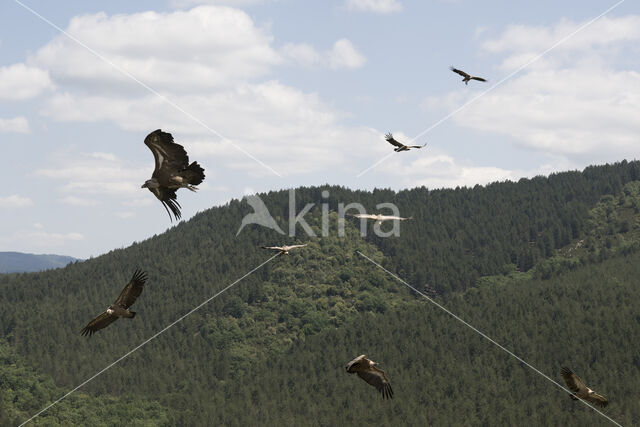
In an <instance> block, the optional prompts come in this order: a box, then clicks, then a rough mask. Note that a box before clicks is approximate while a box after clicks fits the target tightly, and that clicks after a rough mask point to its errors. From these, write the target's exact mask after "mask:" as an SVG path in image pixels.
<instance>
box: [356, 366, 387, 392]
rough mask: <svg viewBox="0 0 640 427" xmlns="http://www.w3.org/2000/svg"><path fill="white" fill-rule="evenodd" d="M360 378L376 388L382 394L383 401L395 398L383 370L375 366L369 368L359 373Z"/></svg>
mask: <svg viewBox="0 0 640 427" xmlns="http://www.w3.org/2000/svg"><path fill="white" fill-rule="evenodd" d="M358 376H359V377H360V378H362V379H363V380H365V381H366V382H368V383H369V384H371V385H372V386H374V387H375V388H376V389H377V390H378V391H379V392H380V394H382V398H383V399H392V398H393V389H392V388H391V384H390V383H389V380H388V379H387V376H386V375H385V373H384V371H383V370H382V369H378V368H376V367H375V366H372V367H368V368H367V369H366V370H362V371H358Z"/></svg>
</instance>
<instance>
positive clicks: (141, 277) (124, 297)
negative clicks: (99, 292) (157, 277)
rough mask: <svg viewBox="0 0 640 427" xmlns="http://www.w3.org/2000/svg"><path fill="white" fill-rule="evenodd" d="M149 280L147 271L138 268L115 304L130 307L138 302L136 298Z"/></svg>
mask: <svg viewBox="0 0 640 427" xmlns="http://www.w3.org/2000/svg"><path fill="white" fill-rule="evenodd" d="M146 281H147V273H145V272H144V271H142V270H136V271H135V272H134V273H133V276H132V277H131V280H129V283H127V285H126V286H125V287H124V289H122V292H120V296H119V297H118V299H117V300H116V302H115V303H113V304H114V305H119V306H121V307H124V308H129V307H131V305H132V304H133V303H134V302H136V299H137V298H138V297H139V296H140V294H141V293H142V290H143V289H144V283H145V282H146Z"/></svg>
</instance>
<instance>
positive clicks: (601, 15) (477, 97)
mask: <svg viewBox="0 0 640 427" xmlns="http://www.w3.org/2000/svg"><path fill="white" fill-rule="evenodd" d="M625 1H626V0H620V1H618V2H617V3H616V4H614V5H613V6H611V7H610V8H608V9H607V10H605V11H604V12H602V13H601V14H600V15H598V16H596V17H595V18H592V19H591V20H590V21H588V22H586V23H585V24H582V25H581V26H580V27H578V28H577V29H576V30H575V31H573V32H572V33H570V34H568V35H566V36H564V37H563V38H561V39H560V40H558V41H557V42H555V43H554V44H553V45H552V46H551V47H549V48H547V49H546V50H544V51H543V52H542V53H539V54H538V55H537V56H536V57H534V58H533V59H531V60H529V61H528V62H526V63H524V64H523V65H521V66H520V67H518V68H517V69H516V70H515V71H512V72H511V73H509V74H508V75H507V76H506V77H503V78H502V79H501V80H500V81H498V82H497V83H496V84H494V85H493V86H491V87H490V88H489V89H487V90H485V91H484V92H481V93H480V94H479V95H476V96H474V97H473V98H471V99H470V100H469V101H467V102H465V103H464V104H462V105H461V106H460V107H458V108H456V109H455V110H453V111H452V112H450V113H449V114H447V115H446V116H444V117H443V118H441V119H440V120H438V121H437V122H435V123H434V124H432V125H431V126H429V127H428V128H426V129H425V130H423V131H422V132H420V133H419V134H418V135H416V136H414V137H413V138H412V139H411V140H410V141H409V142H408V143H407V145H410V144H411V143H413V142H414V141H415V140H416V139H418V138H420V137H421V136H423V135H424V134H426V133H428V132H431V131H432V130H433V129H435V128H436V127H438V126H440V125H441V124H442V123H444V122H446V121H447V120H449V119H450V118H451V117H453V116H455V115H456V114H458V113H459V112H460V111H462V110H464V109H465V108H467V107H468V106H469V105H471V104H473V103H474V102H476V101H477V100H478V99H480V98H482V97H483V96H485V95H486V94H488V93H489V92H491V91H493V90H494V89H495V88H497V87H498V86H500V85H502V84H503V83H504V82H506V81H507V80H510V79H511V78H512V77H513V76H515V75H516V74H518V73H519V72H520V71H522V70H523V69H525V68H527V67H528V66H529V65H531V64H533V63H534V62H537V61H538V60H540V58H542V57H543V56H545V55H546V54H547V53H549V52H551V51H552V50H553V49H555V48H556V47H558V46H560V45H561V44H563V43H565V42H566V41H567V40H569V39H570V38H572V37H573V36H575V35H576V34H578V33H579V32H580V31H582V30H584V29H585V28H587V27H588V26H590V25H591V24H593V23H594V22H596V21H597V20H598V19H600V18H602V17H603V16H605V15H606V14H607V13H609V12H611V11H612V10H613V9H615V8H616V7H618V6H620V5H621V4H622V3H624V2H625ZM389 157H391V156H390V155H387V156H385V157H384V158H382V159H380V160H378V161H377V162H376V163H375V164H374V165H373V166H369V167H368V168H366V169H365V170H363V171H362V172H360V173H359V174H358V175H356V178H360V177H361V176H362V175H364V174H365V173H367V172H368V171H370V170H371V169H373V168H375V167H377V166H378V165H379V164H380V163H382V162H384V161H385V160H386V159H387V158H389Z"/></svg>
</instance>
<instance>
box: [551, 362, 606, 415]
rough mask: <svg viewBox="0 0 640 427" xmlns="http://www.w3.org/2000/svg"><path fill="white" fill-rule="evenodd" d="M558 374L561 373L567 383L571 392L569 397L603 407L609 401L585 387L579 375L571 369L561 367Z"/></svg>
mask: <svg viewBox="0 0 640 427" xmlns="http://www.w3.org/2000/svg"><path fill="white" fill-rule="evenodd" d="M560 374H561V375H562V378H563V379H564V382H565V383H566V384H567V388H569V390H571V391H572V392H573V394H572V395H571V399H573V400H578V399H582V400H586V401H587V402H589V403H593V404H594V405H598V406H600V407H601V408H604V407H605V406H607V404H608V403H609V401H608V400H607V399H606V398H605V397H603V396H600V395H599V394H597V393H596V392H595V391H593V390H591V389H590V388H589V387H587V386H586V385H585V384H584V383H583V382H582V380H581V379H580V377H579V376H577V375H576V374H574V373H573V371H571V369H569V368H567V367H563V368H562V370H561V371H560Z"/></svg>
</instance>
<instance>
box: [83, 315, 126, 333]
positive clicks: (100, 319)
mask: <svg viewBox="0 0 640 427" xmlns="http://www.w3.org/2000/svg"><path fill="white" fill-rule="evenodd" d="M116 320H118V317H116V316H113V315H111V314H108V313H107V312H106V311H105V312H104V313H102V314H101V315H99V316H97V317H96V318H95V319H93V320H92V321H91V322H89V323H88V324H87V326H85V327H84V328H83V329H82V331H81V332H80V333H81V334H82V335H87V336H91V335H93V334H94V333H95V332H96V331H99V330H100V329H102V328H106V327H107V326H109V325H110V324H112V323H113V322H115V321H116Z"/></svg>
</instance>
